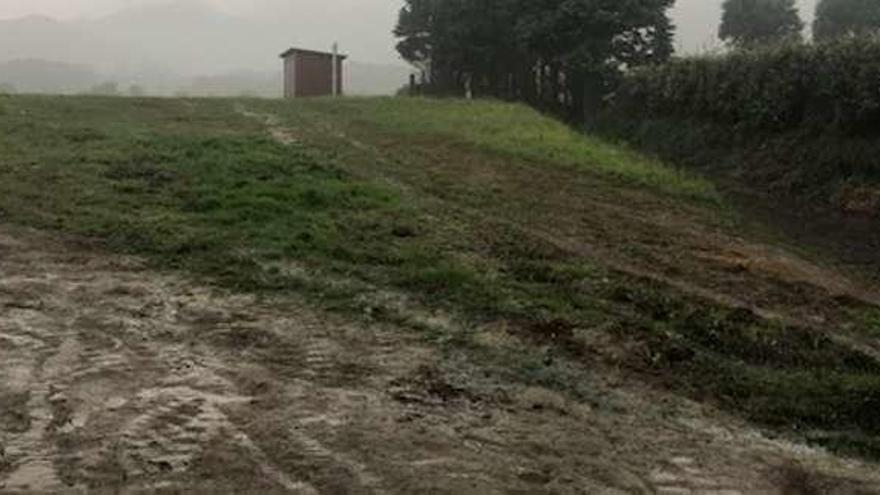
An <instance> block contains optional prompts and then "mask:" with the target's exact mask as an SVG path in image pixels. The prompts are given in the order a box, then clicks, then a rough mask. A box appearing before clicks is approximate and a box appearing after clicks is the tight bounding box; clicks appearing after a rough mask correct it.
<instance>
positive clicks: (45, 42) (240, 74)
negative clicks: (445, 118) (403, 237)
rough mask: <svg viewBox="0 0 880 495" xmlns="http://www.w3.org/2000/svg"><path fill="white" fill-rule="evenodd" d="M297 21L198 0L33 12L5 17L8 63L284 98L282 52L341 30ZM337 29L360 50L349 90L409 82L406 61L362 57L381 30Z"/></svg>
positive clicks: (165, 88)
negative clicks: (57, 15)
mask: <svg viewBox="0 0 880 495" xmlns="http://www.w3.org/2000/svg"><path fill="white" fill-rule="evenodd" d="M325 17H326V16H325ZM267 22H268V23H267ZM297 24H301V25H292V26H286V25H283V24H280V23H278V22H275V23H273V22H270V21H265V20H263V21H258V20H256V19H252V18H248V17H238V16H232V15H229V14H226V13H223V12H221V11H218V10H216V9H214V8H212V7H211V6H209V5H206V4H203V3H201V2H198V1H183V0H177V1H172V2H169V3H164V4H151V5H148V6H139V7H131V8H128V9H124V10H122V11H119V12H117V13H115V14H112V15H109V16H105V17H102V18H98V19H93V20H80V21H66V22H61V21H57V20H53V19H50V18H47V17H24V18H20V19H14V20H6V21H0V63H8V62H13V61H19V60H42V61H55V62H57V63H59V64H68V65H70V66H79V67H81V68H88V69H87V70H91V71H93V72H94V73H97V74H98V77H96V79H100V80H113V81H116V82H118V83H119V84H120V86H121V87H125V86H128V85H132V84H137V85H139V86H141V87H144V88H145V89H146V90H147V91H148V92H150V93H153V94H174V93H178V92H185V93H191V94H198V95H202V94H204V95H212V96H221V95H222V96H226V95H238V94H255V95H260V96H278V95H280V89H279V88H280V86H281V75H280V67H281V62H280V60H279V59H278V54H279V53H281V51H283V50H284V49H286V48H288V47H289V46H291V45H302V46H306V47H312V48H318V49H321V48H322V47H324V45H325V44H326V45H327V46H328V47H329V42H327V43H325V41H326V40H325V39H324V38H325V37H331V36H333V35H332V34H327V33H326V29H325V28H324V27H323V25H322V24H323V21H320V20H316V21H314V22H309V21H306V20H303V21H299V22H298V23H297ZM336 29H337V30H338V32H339V34H340V35H342V37H343V40H344V37H346V36H347V37H350V38H349V39H350V40H351V41H349V43H350V45H348V46H352V47H354V48H355V51H348V50H346V52H347V53H350V54H351V59H350V62H349V64H348V71H347V77H346V86H347V91H348V92H349V93H351V94H360V95H376V94H392V93H394V91H396V90H397V88H399V87H400V86H402V85H403V84H404V83H405V82H406V80H407V78H408V74H409V69H408V68H407V67H406V66H405V65H404V64H403V63H401V64H400V65H391V64H373V63H362V62H359V60H358V57H357V55H358V54H357V52H356V48H357V45H355V42H356V41H355V40H358V39H360V38H363V39H364V40H365V43H366V44H370V43H372V44H373V45H375V44H376V43H377V40H375V39H373V38H376V36H377V34H376V33H374V32H369V33H353V32H351V31H350V30H346V29H345V23H344V22H343V23H342V24H341V25H340V26H337V28H336ZM291 33H294V34H293V35H292V34H291ZM380 38H381V37H380ZM328 39H332V38H328ZM345 46H346V45H343V48H345ZM370 50H371V51H374V50H375V47H373V48H371V49H370ZM53 63H54V62H53ZM58 68H60V66H58ZM34 74H36V73H34ZM47 74H50V73H47ZM64 74H65V71H63V70H60V71H57V72H52V73H51V75H52V76H53V77H55V76H58V77H63V76H64ZM71 77H73V74H72V73H71ZM77 77H78V79H77V78H74V79H73V80H72V81H71V82H70V83H65V82H63V81H50V80H38V79H34V78H31V77H28V78H24V79H22V81H26V84H25V86H24V87H22V88H20V89H22V90H25V91H43V88H47V87H48V88H59V87H78V82H77V81H79V80H80V79H82V74H79V75H78V76H77ZM16 87H19V86H16Z"/></svg>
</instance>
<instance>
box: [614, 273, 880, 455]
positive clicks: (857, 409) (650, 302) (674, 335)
mask: <svg viewBox="0 0 880 495" xmlns="http://www.w3.org/2000/svg"><path fill="white" fill-rule="evenodd" d="M610 297H611V298H612V299H614V300H615V301H618V302H620V303H622V304H623V305H624V306H625V307H626V306H628V307H629V308H631V310H632V313H631V315H630V317H628V319H623V320H622V321H621V323H620V326H619V327H618V332H619V333H620V334H621V335H623V336H625V338H627V339H633V340H634V341H636V342H640V343H642V344H643V347H642V349H643V352H641V353H640V354H639V355H635V356H633V361H632V362H633V363H634V364H635V366H637V367H643V369H645V370H648V371H652V372H660V373H661V376H662V377H663V380H664V381H665V383H666V384H667V385H669V386H672V387H674V388H677V389H680V390H683V391H686V392H687V393H689V394H690V395H691V396H693V397H695V398H698V399H699V398H709V399H711V400H713V401H716V402H718V403H719V404H720V405H722V406H724V407H725V408H726V409H729V410H733V411H737V412H738V413H740V414H742V415H744V416H746V417H748V418H749V419H751V420H753V421H756V422H758V423H760V424H764V425H768V426H772V427H775V428H782V429H784V430H788V431H794V432H801V433H802V432H808V431H825V432H834V433H833V434H829V435H828V436H827V438H836V439H837V440H836V441H835V442H836V443H835V442H831V441H829V443H828V445H829V446H835V445H841V446H843V442H844V439H849V440H847V441H848V442H854V443H859V444H864V445H866V446H867V445H874V444H875V443H876V439H877V438H878V436H880V419H878V417H877V415H876V414H875V411H876V410H877V408H878V407H880V363H878V362H877V361H876V360H875V359H873V358H872V357H870V356H868V355H866V354H863V353H862V352H860V351H857V350H854V349H852V348H850V347H847V346H845V345H843V344H841V343H838V342H836V341H834V340H832V339H830V338H828V337H827V336H826V335H824V334H823V333H821V332H818V331H816V330H811V329H806V328H800V327H792V326H786V325H784V324H782V323H780V322H772V321H766V320H763V319H761V318H758V317H757V316H755V315H754V314H753V313H752V312H751V311H748V310H743V309H740V310H737V309H729V308H723V307H719V306H713V305H711V304H707V303H706V302H697V301H691V300H688V299H683V298H680V297H675V296H674V295H672V294H670V293H669V292H668V290H666V289H664V288H663V287H651V285H645V284H630V285H626V286H616V287H613V288H612V289H611V290H610ZM862 450H864V451H865V452H866V453H868V452H869V449H867V448H865V449H862Z"/></svg>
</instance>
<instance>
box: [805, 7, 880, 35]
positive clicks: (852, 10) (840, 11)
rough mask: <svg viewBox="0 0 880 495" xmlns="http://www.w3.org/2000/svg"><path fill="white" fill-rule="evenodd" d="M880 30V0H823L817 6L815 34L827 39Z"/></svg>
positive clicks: (814, 24) (814, 23)
mask: <svg viewBox="0 0 880 495" xmlns="http://www.w3.org/2000/svg"><path fill="white" fill-rule="evenodd" d="M877 32H880V1H878V0H821V1H820V2H819V5H817V6H816V20H815V21H814V22H813V34H814V35H815V37H816V39H819V40H825V39H830V38H839V37H842V36H858V35H864V34H870V33H877Z"/></svg>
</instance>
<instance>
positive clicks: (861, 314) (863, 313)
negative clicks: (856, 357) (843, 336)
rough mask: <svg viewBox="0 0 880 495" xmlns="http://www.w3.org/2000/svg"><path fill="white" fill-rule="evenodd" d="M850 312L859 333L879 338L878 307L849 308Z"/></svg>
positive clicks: (879, 319)
mask: <svg viewBox="0 0 880 495" xmlns="http://www.w3.org/2000/svg"><path fill="white" fill-rule="evenodd" d="M851 314H852V316H853V320H854V321H855V323H856V325H857V326H858V331H859V332H860V333H862V334H864V335H867V336H869V337H873V338H876V339H880V308H866V307H862V308H859V309H853V310H851Z"/></svg>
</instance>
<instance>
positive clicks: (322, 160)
mask: <svg viewBox="0 0 880 495" xmlns="http://www.w3.org/2000/svg"><path fill="white" fill-rule="evenodd" d="M236 105H242V106H244V107H247V108H248V109H249V110H251V111H259V112H265V113H273V114H277V115H279V116H280V120H281V122H282V124H283V125H284V126H286V127H288V129H287V132H288V134H289V135H290V136H291V137H292V138H294V139H295V142H294V143H293V144H290V145H288V146H284V145H281V144H279V143H277V142H274V141H273V140H272V139H271V138H270V137H268V134H267V133H266V129H264V127H263V125H262V124H261V123H260V122H259V121H258V120H257V119H252V118H246V117H244V116H242V115H241V114H239V113H238V112H236V111H235V106H236ZM0 106H2V109H3V110H2V112H3V113H2V115H0V220H2V221H10V222H15V223H20V224H27V225H33V226H36V227H40V228H48V229H55V230H60V231H63V232H69V233H73V234H77V235H84V236H88V237H90V238H95V239H98V240H101V241H103V242H104V243H105V245H106V246H107V247H108V248H109V249H113V250H118V251H122V252H127V253H134V254H139V255H145V256H147V257H148V258H149V259H151V260H153V262H155V263H156V265H157V266H159V267H163V268H172V269H184V270H187V271H190V272H192V273H194V274H196V275H198V276H203V277H207V278H208V279H210V280H212V281H214V282H216V283H219V284H222V285H225V286H228V287H231V288H235V289H239V290H249V291H259V292H264V291H265V292H271V293H275V294H279V293H284V292H285V291H295V292H297V293H301V294H305V295H307V296H308V297H311V298H313V300H315V301H316V302H320V303H322V304H325V305H327V306H329V307H335V308H337V309H340V310H344V311H352V312H353V313H354V314H359V315H363V314H365V311H364V310H365V309H367V310H369V314H370V315H371V317H372V318H380V319H383V318H384V319H386V320H393V321H395V322H397V323H401V322H403V323H407V322H406V321H404V320H405V318H402V316H401V315H400V314H395V313H394V312H393V311H391V310H389V309H388V308H387V307H383V306H382V305H381V304H377V303H376V299H375V294H376V293H377V292H379V293H382V292H388V293H394V294H403V295H405V296H406V297H407V298H409V299H410V300H412V301H413V302H414V303H415V304H418V305H421V306H424V307H428V308H442V309H444V310H446V311H448V312H450V313H452V314H455V315H457V316H458V317H459V318H460V319H461V321H463V322H464V323H465V324H464V326H463V328H464V330H463V331H457V332H456V333H455V335H444V334H443V333H442V330H437V329H433V331H432V332H429V333H427V334H426V335H427V336H428V337H429V338H432V339H434V340H437V341H440V342H444V343H446V344H447V345H449V346H451V347H455V348H456V349H462V348H467V349H471V350H472V351H473V352H478V353H479V355H480V356H481V357H482V358H486V359H487V365H488V364H491V363H495V364H497V365H499V366H502V367H508V368H510V369H509V370H508V371H509V372H510V373H511V374H512V375H513V376H515V377H517V378H519V379H524V380H531V381H535V382H538V383H543V384H545V385H551V386H555V387H558V388H560V389H563V390H567V391H569V392H571V393H573V394H576V395H578V396H580V397H582V398H584V397H588V396H589V391H588V390H584V389H583V387H582V386H581V384H580V383H578V379H577V378H578V373H579V372H578V370H579V369H587V368H590V367H592V366H595V363H596V362H597V360H599V361H603V360H607V361H613V362H614V363H615V364H618V365H623V366H624V367H625V369H629V370H631V371H632V372H633V373H635V374H636V376H641V377H647V378H649V379H650V380H652V381H656V382H658V383H660V384H663V385H664V386H668V387H671V388H673V389H675V390H679V391H681V392H682V393H685V394H688V395H690V396H693V397H696V398H703V399H706V400H710V401H712V402H714V403H717V404H719V405H721V406H722V407H725V408H727V409H730V410H732V411H735V412H737V413H738V414H741V415H743V416H745V417H747V418H749V419H752V420H755V421H757V422H759V423H761V424H765V425H769V426H773V427H777V428H780V429H781V430H783V431H787V432H801V433H803V432H805V431H807V432H809V436H810V438H812V439H814V440H815V441H817V442H820V443H824V444H828V445H832V446H835V447H840V448H844V449H847V450H849V451H854V452H857V453H861V454H865V455H868V454H877V453H878V452H880V447H878V441H877V438H878V435H880V421H878V419H877V418H876V415H875V414H874V412H875V411H876V410H877V407H878V406H880V364H878V363H877V362H876V361H875V360H874V359H872V358H870V357H868V356H867V355H865V354H863V353H861V352H858V351H855V350H853V349H851V348H850V347H848V346H846V345H844V344H841V343H840V342H839V341H837V340H834V339H831V338H829V337H828V335H826V334H825V333H824V332H826V331H836V330H837V327H836V325H837V324H840V325H843V326H844V327H845V328H848V329H850V330H851V331H853V332H857V333H860V334H866V333H867V332H869V331H870V330H871V329H872V328H874V330H875V331H876V313H871V311H873V310H870V309H868V310H866V309H863V308H862V307H861V306H860V305H848V304H844V303H838V302H836V300H835V299H834V298H832V297H831V296H830V295H828V294H825V293H823V292H822V291H821V290H818V289H815V288H811V289H809V290H807V289H804V288H802V287H801V288H798V287H792V286H790V285H789V284H784V283H778V282H777V281H773V280H770V281H768V280H765V278H766V277H765V276H764V275H761V276H759V275H754V276H752V275H750V274H745V275H743V273H742V272H735V271H734V272H731V271H729V270H728V269H727V268H719V267H718V266H716V265H715V264H710V262H709V261H705V260H702V258H699V257H698V256H696V254H695V253H700V252H703V251H707V252H708V251H711V250H713V249H721V248H720V247H719V246H721V245H723V244H724V243H723V242H720V243H719V241H717V240H716V238H717V236H719V235H726V234H724V232H726V231H728V230H730V229H732V228H733V227H731V226H730V224H729V222H728V221H727V220H726V215H727V212H726V211H725V210H724V209H723V207H722V206H721V205H720V204H719V200H718V199H717V195H716V194H715V192H714V190H713V188H712V186H711V185H710V184H709V183H707V182H706V181H704V180H701V179H699V178H696V177H694V176H691V175H688V174H683V173H680V172H678V171H675V170H672V169H669V168H666V167H664V166H663V165H662V164H660V163H657V162H655V161H652V160H648V159H645V158H643V157H641V156H639V155H637V154H635V153H633V152H631V151H628V150H625V149H621V148H618V147H615V146H612V145H609V144H607V143H605V142H603V141H601V140H597V139H593V138H588V139H583V138H581V137H580V136H577V135H576V134H573V133H572V132H570V131H569V130H567V129H566V128H565V127H564V126H562V125H559V124H557V123H555V122H553V121H552V120H549V119H546V118H543V117H540V116H538V115H537V114H535V113H534V112H532V111H530V110H527V109H525V108H523V107H520V106H511V105H504V104H496V103H486V102H458V101H423V100H392V99H378V100H357V99H355V100H342V101H336V102H331V101H321V100H318V101H311V102H297V103H280V102H275V101H240V102H233V101H229V100H151V99H102V98H48V97H15V98H4V99H2V100H0ZM712 263H714V262H712ZM689 286H693V287H695V288H696V289H694V290H688V287H689ZM706 287H709V288H711V289H713V290H715V289H717V290H722V289H721V288H724V287H727V288H729V289H730V291H734V292H741V291H746V290H748V289H749V288H751V289H754V290H755V291H757V292H761V291H763V292H764V293H766V295H767V299H768V301H770V300H772V301H771V302H772V304H773V305H775V306H774V309H776V310H779V311H783V310H785V309H786V305H788V306H787V308H788V309H792V310H793V311H794V312H797V311H799V309H800V308H799V305H802V304H805V303H804V301H807V300H808V301H809V302H810V303H811V304H813V303H814V304H816V305H818V306H822V310H823V314H824V315H826V316H827V318H828V319H827V321H828V322H829V323H828V324H827V325H826V326H824V327H820V328H808V327H807V326H804V325H801V324H798V323H791V322H787V323H786V322H784V320H775V319H767V318H764V317H761V316H758V315H757V314H755V313H754V312H752V311H750V310H747V309H744V308H742V307H739V306H738V305H735V304H728V303H726V302H725V300H724V298H722V297H719V298H712V297H707V296H706V295H705V292H706V291H707V290H700V289H701V288H702V289H705V288H706ZM771 296H772V297H771ZM771 302H768V303H767V304H771ZM850 306H852V307H850ZM832 326H834V328H832ZM499 328H502V329H504V330H498V329H499ZM497 331H503V332H504V333H505V334H509V335H510V336H512V338H513V339H514V340H516V341H517V342H520V343H521V344H522V347H519V348H518V350H519V351H521V352H519V353H511V352H510V349H501V348H493V344H491V342H495V341H496V340H492V339H487V338H484V337H486V334H487V333H490V332H497ZM620 350H624V352H618V351H620Z"/></svg>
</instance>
